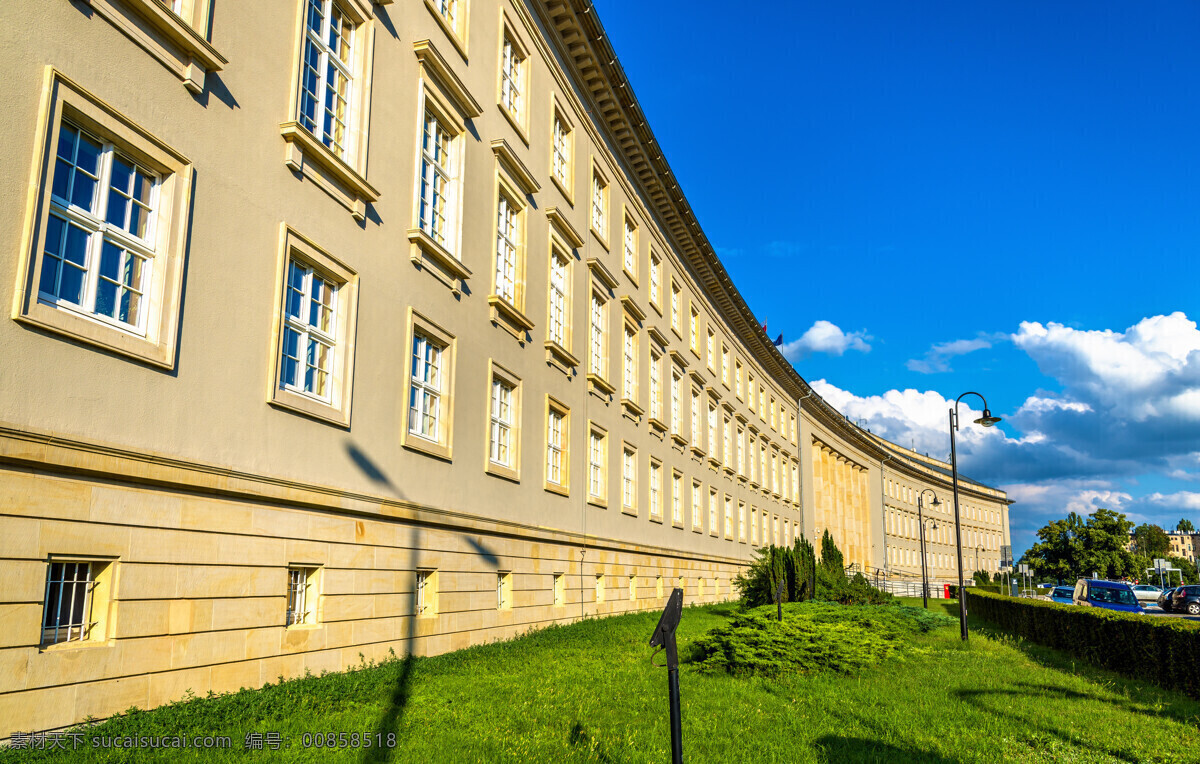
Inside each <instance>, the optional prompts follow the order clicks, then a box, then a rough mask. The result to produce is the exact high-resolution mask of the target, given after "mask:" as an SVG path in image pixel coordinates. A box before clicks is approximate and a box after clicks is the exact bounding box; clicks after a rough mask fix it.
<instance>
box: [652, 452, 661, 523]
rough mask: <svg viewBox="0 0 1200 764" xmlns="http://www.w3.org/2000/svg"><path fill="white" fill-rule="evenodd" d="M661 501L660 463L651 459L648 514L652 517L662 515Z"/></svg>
mask: <svg viewBox="0 0 1200 764" xmlns="http://www.w3.org/2000/svg"><path fill="white" fill-rule="evenodd" d="M662 504H663V501H662V464H660V463H659V462H656V461H653V460H651V462H650V515H651V516H652V517H662V514H663V506H662Z"/></svg>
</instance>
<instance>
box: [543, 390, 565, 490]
mask: <svg viewBox="0 0 1200 764" xmlns="http://www.w3.org/2000/svg"><path fill="white" fill-rule="evenodd" d="M566 419H567V418H566V414H565V412H564V411H563V410H562V409H561V408H558V407H557V406H556V405H554V404H550V405H549V406H548V408H547V409H546V482H548V483H553V484H554V485H556V486H560V487H564V486H566V484H567V474H566V459H565V457H566V444H567V439H566V435H567V433H566V424H567V423H566Z"/></svg>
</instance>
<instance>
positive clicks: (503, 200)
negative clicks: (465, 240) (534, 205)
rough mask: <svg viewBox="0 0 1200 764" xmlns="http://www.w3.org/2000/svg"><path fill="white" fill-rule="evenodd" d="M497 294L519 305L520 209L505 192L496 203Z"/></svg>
mask: <svg viewBox="0 0 1200 764" xmlns="http://www.w3.org/2000/svg"><path fill="white" fill-rule="evenodd" d="M496 209H497V215H496V294H497V295H499V296H500V297H502V298H504V299H505V300H507V301H508V303H509V304H510V305H514V306H515V305H517V279H518V273H517V267H518V263H517V256H518V253H517V247H518V246H519V242H520V239H519V238H518V237H519V235H520V231H519V229H518V225H519V221H520V218H519V215H520V209H519V208H517V207H516V206H514V205H513V204H512V203H511V202H510V201H509V200H508V197H507V196H506V195H505V194H503V193H502V194H500V199H499V201H498V202H497V205H496Z"/></svg>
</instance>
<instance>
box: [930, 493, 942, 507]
mask: <svg viewBox="0 0 1200 764" xmlns="http://www.w3.org/2000/svg"><path fill="white" fill-rule="evenodd" d="M929 503H930V504H931V505H932V506H935V507H940V506H942V502H941V501H939V500H938V497H937V496H936V495H935V496H934V497H933V501H931V502H929Z"/></svg>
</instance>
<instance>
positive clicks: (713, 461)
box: [707, 456, 721, 471]
mask: <svg viewBox="0 0 1200 764" xmlns="http://www.w3.org/2000/svg"><path fill="white" fill-rule="evenodd" d="M707 461H708V466H709V467H712V468H713V469H714V470H717V471H720V469H721V460H720V459H718V458H717V457H715V456H710V457H708V460H707Z"/></svg>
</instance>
